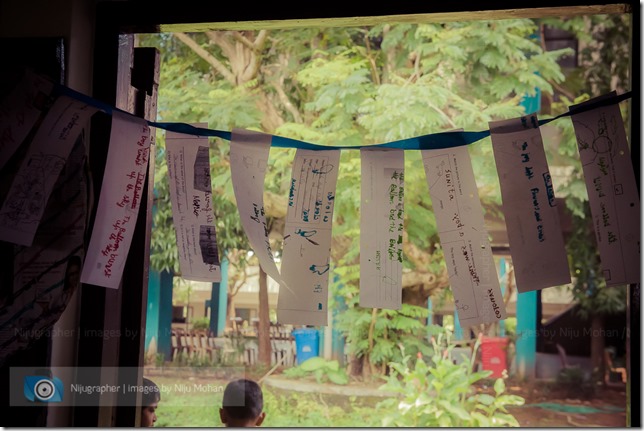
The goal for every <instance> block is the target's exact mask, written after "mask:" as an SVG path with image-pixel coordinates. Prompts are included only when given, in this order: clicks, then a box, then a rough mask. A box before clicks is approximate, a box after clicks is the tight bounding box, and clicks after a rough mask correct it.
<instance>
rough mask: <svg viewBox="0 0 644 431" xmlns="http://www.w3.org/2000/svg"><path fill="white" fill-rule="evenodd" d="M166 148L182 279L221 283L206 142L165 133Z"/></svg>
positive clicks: (183, 135) (186, 136)
mask: <svg viewBox="0 0 644 431" xmlns="http://www.w3.org/2000/svg"><path fill="white" fill-rule="evenodd" d="M195 126H196V127H207V124H196V125H195ZM165 145H166V161H167V165H168V180H169V181H170V201H171V202H172V220H173V221H174V229H175V233H176V236H177V249H178V251H179V268H180V269H181V276H182V277H183V278H185V279H188V280H196V281H209V282H217V281H221V268H220V265H219V253H218V251H217V235H216V232H215V215H214V212H213V207H212V186H211V184H210V155H209V144H208V138H207V137H200V136H191V135H185V134H181V133H174V132H167V134H166V144H165Z"/></svg>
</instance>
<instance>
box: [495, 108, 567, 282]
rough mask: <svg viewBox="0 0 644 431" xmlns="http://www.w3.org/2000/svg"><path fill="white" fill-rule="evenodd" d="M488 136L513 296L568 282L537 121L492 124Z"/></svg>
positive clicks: (560, 233)
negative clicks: (514, 290) (515, 291)
mask: <svg viewBox="0 0 644 431" xmlns="http://www.w3.org/2000/svg"><path fill="white" fill-rule="evenodd" d="M490 134H491V138H492V148H493V150H494V160H495V162H496V169H497V173H498V176H499V182H500V186H501V197H502V199H503V212H504V214H505V224H506V227H507V232H508V240H509V243H510V253H511V254H512V264H513V265H514V277H515V279H516V282H517V289H518V291H519V292H528V291H531V290H539V289H543V288H544V287H551V286H561V285H564V284H568V283H570V269H569V267H568V257H567V254H566V247H565V245H564V240H563V233H562V231H561V223H560V222H559V214H558V212H557V206H556V201H555V194H554V189H553V187H552V178H551V176H550V171H549V170H548V162H547V160H546V153H545V151H544V148H543V140H542V139H541V131H540V129H539V122H538V119H537V116H536V115H534V114H532V115H529V116H525V117H521V118H515V119H510V120H503V121H494V122H491V123H490Z"/></svg>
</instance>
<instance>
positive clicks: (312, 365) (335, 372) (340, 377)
mask: <svg viewBox="0 0 644 431" xmlns="http://www.w3.org/2000/svg"><path fill="white" fill-rule="evenodd" d="M284 375H285V376H287V377H291V378H300V377H307V376H313V377H314V378H315V380H316V381H317V382H318V383H326V382H331V383H335V384H336V385H346V384H347V383H349V376H347V373H346V371H345V370H344V369H342V368H340V364H339V363H338V361H336V360H335V359H333V360H330V361H327V360H326V359H324V358H321V357H319V356H314V357H312V358H309V359H307V360H306V361H304V362H302V363H301V364H300V365H298V366H296V367H291V368H288V369H286V370H284Z"/></svg>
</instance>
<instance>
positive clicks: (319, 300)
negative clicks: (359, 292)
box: [277, 150, 340, 326]
mask: <svg viewBox="0 0 644 431" xmlns="http://www.w3.org/2000/svg"><path fill="white" fill-rule="evenodd" d="M339 164H340V151H339V150H330V151H309V150H297V153H296V154H295V160H294V162H293V175H292V177H291V183H290V188H289V194H288V210H287V214H286V226H285V227H284V251H283V254H282V271H281V275H282V279H283V280H284V281H285V282H286V284H287V285H288V286H290V287H291V288H290V289H280V291H279V296H278V299H277V320H278V321H279V322H280V323H289V324H293V325H318V326H320V325H326V324H327V302H328V293H327V291H328V284H329V272H330V271H329V268H330V267H329V264H330V254H331V228H332V222H333V207H334V203H335V187H336V184H337V179H338V166H339Z"/></svg>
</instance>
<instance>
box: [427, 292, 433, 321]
mask: <svg viewBox="0 0 644 431" xmlns="http://www.w3.org/2000/svg"><path fill="white" fill-rule="evenodd" d="M433 323H434V312H433V310H432V298H431V296H429V297H427V326H429V325H431V324H433Z"/></svg>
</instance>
